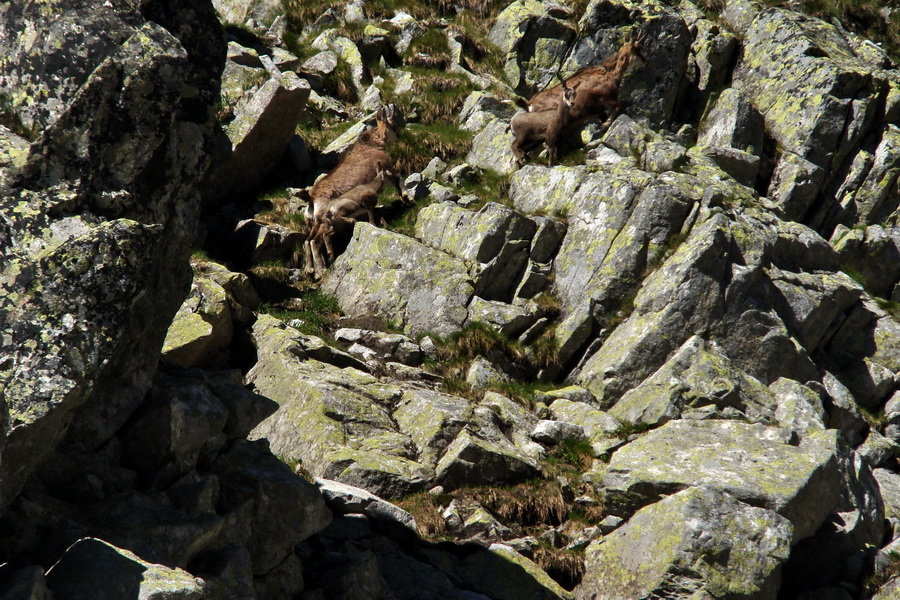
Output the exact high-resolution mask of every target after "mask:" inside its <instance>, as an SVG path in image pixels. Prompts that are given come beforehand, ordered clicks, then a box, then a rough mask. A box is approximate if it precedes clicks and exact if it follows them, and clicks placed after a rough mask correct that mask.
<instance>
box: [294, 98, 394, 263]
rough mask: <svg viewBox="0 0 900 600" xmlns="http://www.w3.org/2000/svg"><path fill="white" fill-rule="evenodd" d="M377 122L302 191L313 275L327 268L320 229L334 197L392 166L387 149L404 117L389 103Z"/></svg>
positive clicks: (379, 111) (378, 112)
mask: <svg viewBox="0 0 900 600" xmlns="http://www.w3.org/2000/svg"><path fill="white" fill-rule="evenodd" d="M375 119H376V125H375V127H373V128H371V129H367V130H366V131H364V132H363V133H362V134H360V136H359V138H358V139H357V140H356V142H354V143H353V145H352V146H350V147H349V148H347V150H345V151H344V153H343V155H341V158H340V160H339V161H338V164H337V166H336V167H335V168H334V169H332V170H331V172H330V173H328V174H327V175H325V176H324V177H322V178H321V179H319V180H318V181H317V182H316V183H315V184H314V185H313V186H312V188H311V189H310V190H309V191H304V192H302V193H301V196H300V197H301V198H303V199H305V200H306V201H307V206H306V222H307V224H308V225H309V232H308V233H307V238H306V243H305V245H304V250H305V254H306V271H307V273H308V274H310V275H314V274H315V273H317V272H319V271H322V270H324V261H323V260H322V255H321V248H320V246H319V243H318V242H319V241H320V240H321V236H319V235H318V233H319V230H320V229H322V228H323V227H324V218H325V216H326V214H327V211H328V206H329V204H330V203H331V201H332V200H334V199H336V198H338V197H340V196H341V195H342V194H345V193H346V192H348V191H350V190H351V189H353V188H355V187H356V186H358V185H363V184H366V183H368V182H370V181H372V180H373V179H375V177H376V176H377V174H378V172H379V170H387V169H389V168H390V164H391V159H390V157H389V156H388V154H387V152H386V150H385V149H386V147H387V145H388V144H389V143H392V142H395V141H397V139H398V134H399V130H400V128H401V127H402V126H403V117H402V115H401V114H400V111H399V110H398V109H397V106H396V105H394V104H389V105H387V106H385V107H384V108H381V109H379V110H378V111H377V112H376V114H375Z"/></svg>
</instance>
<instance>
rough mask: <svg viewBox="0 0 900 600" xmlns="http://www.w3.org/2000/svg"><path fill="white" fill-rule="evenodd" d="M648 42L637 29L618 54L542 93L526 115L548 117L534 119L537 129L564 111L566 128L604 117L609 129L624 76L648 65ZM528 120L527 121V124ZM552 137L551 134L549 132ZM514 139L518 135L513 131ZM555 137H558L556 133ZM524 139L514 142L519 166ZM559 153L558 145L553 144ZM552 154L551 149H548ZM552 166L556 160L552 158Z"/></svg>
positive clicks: (522, 158)
mask: <svg viewBox="0 0 900 600" xmlns="http://www.w3.org/2000/svg"><path fill="white" fill-rule="evenodd" d="M646 39H647V32H646V31H644V32H640V33H638V32H637V30H636V29H632V30H631V31H629V32H628V35H627V36H626V37H625V42H624V43H623V44H622V47H621V48H620V49H619V51H618V52H616V53H615V54H613V55H612V56H610V57H608V58H607V59H606V60H604V61H603V62H602V63H600V64H599V65H594V66H591V67H586V68H584V69H582V70H580V71H578V72H577V73H575V74H574V75H572V76H571V77H569V78H568V79H566V80H564V81H562V82H561V83H560V84H559V85H556V86H554V87H552V88H548V89H546V90H544V91H542V92H539V93H537V94H535V95H534V97H532V98H531V100H529V101H528V103H527V104H526V105H525V106H526V107H527V109H528V113H526V114H527V115H546V116H545V117H541V118H540V119H538V118H535V120H534V121H530V122H531V123H534V124H535V125H536V124H538V123H539V122H540V120H543V121H545V122H546V123H547V124H548V125H550V124H551V123H554V122H555V121H553V120H552V119H551V118H550V116H551V115H553V114H556V112H557V111H563V110H565V115H566V117H565V120H566V122H565V124H564V125H563V128H566V127H576V126H578V125H581V124H583V123H585V122H586V121H588V120H589V119H593V118H596V117H601V116H602V117H605V121H604V123H603V125H602V127H604V128H606V127H609V125H610V124H611V123H612V122H613V120H614V119H615V118H616V117H617V116H618V115H619V112H620V110H621V107H620V105H619V87H620V86H621V84H622V79H623V78H624V77H625V73H626V72H627V71H628V69H629V68H631V67H639V66H642V65H644V64H646V62H647V61H646V60H645V58H644V56H643V54H642V51H641V48H642V46H643V44H644V42H645V41H646ZM576 88H578V93H577V94H576V95H575V97H574V99H567V97H568V96H569V95H570V93H569V90H573V89H576ZM517 118H518V119H520V120H522V119H523V117H522V115H516V116H515V117H513V121H512V122H510V127H511V128H512V127H513V122H515V121H516V119H517ZM527 118H528V117H525V119H526V120H525V121H522V122H523V123H524V122H529V121H527ZM548 133H549V132H548ZM513 135H516V131H515V129H513ZM555 135H557V136H558V135H559V132H556V133H555ZM523 141H524V138H523V139H522V140H521V141H520V140H519V137H518V136H517V137H516V140H514V141H513V145H512V151H513V154H515V155H516V162H517V163H518V164H519V166H522V165H523V164H524V153H521V152H520V150H521V146H522V143H523ZM553 144H554V150H553V154H554V155H555V153H556V148H555V145H556V142H555V141H554V142H553ZM547 152H548V154H550V147H549V146H548V147H547ZM549 159H550V164H552V160H553V157H552V156H550V157H549Z"/></svg>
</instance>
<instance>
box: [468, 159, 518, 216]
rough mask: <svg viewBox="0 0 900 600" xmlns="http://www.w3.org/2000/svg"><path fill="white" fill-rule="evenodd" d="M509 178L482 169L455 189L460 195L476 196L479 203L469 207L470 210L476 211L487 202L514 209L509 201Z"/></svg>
mask: <svg viewBox="0 0 900 600" xmlns="http://www.w3.org/2000/svg"><path fill="white" fill-rule="evenodd" d="M510 177H511V175H501V174H500V173H497V172H496V171H493V170H491V169H482V170H479V171H478V172H477V173H476V174H475V176H474V177H473V178H472V179H471V180H469V181H465V182H462V183H460V184H459V185H457V186H456V187H457V190H458V191H459V193H460V195H465V194H474V195H476V196H478V198H479V200H480V201H479V202H478V203H476V204H474V205H472V206H469V208H470V209H471V210H478V209H480V208H481V207H482V206H484V205H485V204H487V203H488V202H496V203H497V204H504V205H506V206H509V207H510V208H515V207H514V206H512V202H511V201H510V199H509V180H510Z"/></svg>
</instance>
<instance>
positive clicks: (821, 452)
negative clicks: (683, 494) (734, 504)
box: [604, 420, 883, 548]
mask: <svg viewBox="0 0 900 600" xmlns="http://www.w3.org/2000/svg"><path fill="white" fill-rule="evenodd" d="M790 442H791V433H790V432H789V431H787V430H782V429H777V428H772V427H766V426H763V425H748V424H745V423H741V422H737V421H718V420H711V421H686V420H682V421H672V422H669V423H667V424H665V425H663V426H662V427H660V428H659V429H656V430H654V431H651V432H650V433H647V434H646V435H644V436H643V437H641V438H640V439H638V440H636V441H634V442H631V443H630V444H628V445H627V446H624V447H623V448H621V449H619V450H618V451H617V452H616V453H615V454H613V457H612V461H611V462H610V464H609V468H608V470H607V472H606V476H605V478H604V485H605V487H606V501H607V506H608V507H609V508H610V510H611V511H612V512H614V513H616V514H623V515H628V514H632V513H633V512H634V511H635V510H636V509H638V508H640V507H641V506H646V505H647V504H651V503H653V502H655V501H656V500H657V499H659V498H660V497H663V496H666V495H669V494H672V493H674V492H676V491H678V490H681V489H685V488H687V487H690V486H692V485H701V484H707V485H711V486H714V487H716V488H718V489H720V490H724V491H726V492H728V493H730V494H732V495H733V496H734V497H735V498H737V499H739V500H741V501H743V502H748V503H751V504H752V505H754V506H761V507H764V508H766V509H768V510H772V511H774V512H777V513H778V514H780V515H782V516H784V517H786V518H787V519H788V520H790V521H791V523H792V524H793V526H794V531H793V541H792V544H793V543H797V542H799V541H800V540H802V539H803V538H806V537H809V536H811V535H813V534H815V533H816V531H817V530H818V529H819V527H820V526H821V525H822V524H823V523H825V521H826V519H828V518H829V517H830V516H831V515H833V514H835V513H837V512H840V513H848V515H850V516H847V517H845V521H847V522H852V523H853V525H852V528H851V529H850V530H848V531H847V532H846V534H847V536H848V537H851V538H853V543H854V544H856V547H857V548H862V547H863V545H864V544H865V543H874V542H873V540H874V539H876V538H877V537H878V536H880V535H881V527H882V523H881V520H882V519H883V513H881V514H879V513H878V511H877V509H876V510H875V511H874V513H872V512H869V508H868V507H867V506H862V505H859V501H858V499H857V500H854V495H855V494H859V493H860V492H861V491H863V490H864V488H863V485H864V484H862V483H860V482H859V477H860V476H858V475H857V474H856V473H855V471H854V470H853V469H854V467H853V466H852V465H851V463H852V460H851V459H850V457H849V453H848V451H847V449H846V448H844V447H843V445H842V444H841V442H840V441H839V439H838V437H837V435H836V432H834V431H833V430H829V431H825V430H817V431H809V432H807V434H806V435H805V436H804V438H803V439H802V440H801V441H800V443H799V444H798V445H792V444H791V443H790ZM863 468H866V467H863ZM869 477H870V476H869ZM863 495H864V494H863Z"/></svg>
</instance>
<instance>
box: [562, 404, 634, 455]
mask: <svg viewBox="0 0 900 600" xmlns="http://www.w3.org/2000/svg"><path fill="white" fill-rule="evenodd" d="M550 414H552V415H553V416H554V417H555V418H556V419H557V420H559V421H563V422H568V423H574V424H576V425H578V426H580V427H581V428H582V429H583V430H584V433H585V435H586V436H587V440H588V441H589V442H590V443H591V449H592V450H593V452H594V454H595V455H596V456H602V455H604V454H606V453H607V452H609V451H610V450H612V449H613V448H616V447H617V446H620V445H621V444H622V438H621V436H620V432H621V430H622V423H621V422H620V421H619V420H618V419H616V418H615V417H613V416H612V415H610V414H608V413H605V412H603V411H602V410H597V409H596V408H594V407H593V406H591V405H590V404H586V403H584V402H577V401H573V400H568V399H566V398H559V399H557V400H554V402H553V403H552V404H551V405H550Z"/></svg>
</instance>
